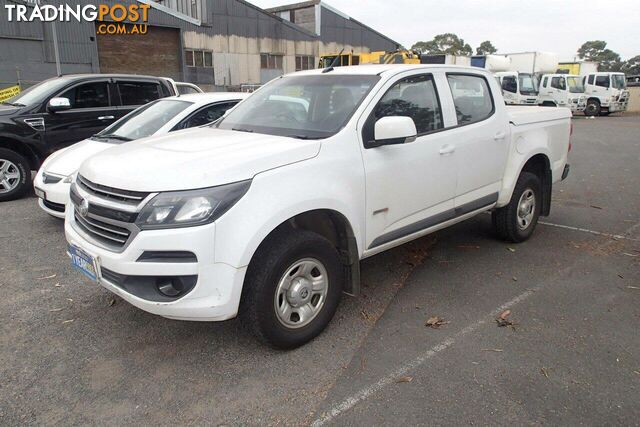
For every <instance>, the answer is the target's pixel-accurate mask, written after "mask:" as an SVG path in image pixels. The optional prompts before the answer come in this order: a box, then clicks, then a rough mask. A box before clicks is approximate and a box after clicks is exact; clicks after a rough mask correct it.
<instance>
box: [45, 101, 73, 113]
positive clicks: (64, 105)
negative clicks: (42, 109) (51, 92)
mask: <svg viewBox="0 0 640 427" xmlns="http://www.w3.org/2000/svg"><path fill="white" fill-rule="evenodd" d="M70 109H71V102H69V98H51V99H50V100H49V103H48V104H47V110H49V111H51V112H52V113H55V112H56V111H64V110H70Z"/></svg>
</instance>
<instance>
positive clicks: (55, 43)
mask: <svg viewBox="0 0 640 427" xmlns="http://www.w3.org/2000/svg"><path fill="white" fill-rule="evenodd" d="M51 29H52V30H53V31H52V33H53V52H54V54H55V56H56V72H57V74H58V76H61V75H62V70H61V67H60V52H59V51H58V33H57V32H56V21H51Z"/></svg>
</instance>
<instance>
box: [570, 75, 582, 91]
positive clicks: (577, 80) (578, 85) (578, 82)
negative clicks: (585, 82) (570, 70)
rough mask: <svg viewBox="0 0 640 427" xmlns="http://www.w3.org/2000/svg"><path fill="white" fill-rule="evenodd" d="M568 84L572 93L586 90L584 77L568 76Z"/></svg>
mask: <svg viewBox="0 0 640 427" xmlns="http://www.w3.org/2000/svg"><path fill="white" fill-rule="evenodd" d="M567 86H568V87H569V92H571V93H583V92H584V86H582V77H578V76H573V77H567Z"/></svg>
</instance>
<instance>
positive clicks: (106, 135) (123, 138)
mask: <svg viewBox="0 0 640 427" xmlns="http://www.w3.org/2000/svg"><path fill="white" fill-rule="evenodd" d="M93 137H94V138H104V139H118V140H120V141H133V140H132V139H131V138H128V137H126V136H122V135H117V134H115V133H107V134H104V135H100V134H97V135H93Z"/></svg>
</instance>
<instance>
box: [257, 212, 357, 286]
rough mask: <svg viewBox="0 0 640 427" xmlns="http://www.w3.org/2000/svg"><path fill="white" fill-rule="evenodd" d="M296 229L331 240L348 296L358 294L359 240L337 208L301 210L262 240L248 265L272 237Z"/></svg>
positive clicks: (349, 223)
mask: <svg viewBox="0 0 640 427" xmlns="http://www.w3.org/2000/svg"><path fill="white" fill-rule="evenodd" d="M295 230H306V231H311V232H313V233H316V234H318V235H320V236H322V237H324V238H326V239H327V240H329V241H330V242H331V243H332V244H333V245H334V246H335V248H336V249H337V250H338V253H339V254H340V259H341V261H342V265H343V274H344V283H345V289H344V290H343V291H344V292H345V293H347V294H349V295H358V293H359V292H360V253H359V249H358V241H357V238H356V235H355V233H354V229H353V227H352V225H351V222H350V221H349V220H348V219H347V217H346V216H345V215H343V214H342V213H340V212H338V211H337V210H334V209H325V208H319V209H312V210H306V211H302V212H300V213H298V214H296V215H293V216H291V217H290V218H288V219H286V220H284V221H282V222H281V223H280V224H278V225H277V226H276V227H275V228H273V229H272V230H271V231H270V232H269V233H267V235H266V236H265V237H264V238H263V239H262V240H261V242H260V244H259V245H258V246H257V248H255V250H254V251H253V253H252V254H251V260H250V261H249V265H251V263H252V262H253V261H254V258H255V256H256V254H257V253H258V252H259V251H260V248H261V247H262V246H263V245H264V244H265V243H266V242H267V241H268V240H269V239H271V238H274V236H276V235H278V234H280V233H282V232H287V231H289V232H292V231H295Z"/></svg>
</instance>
